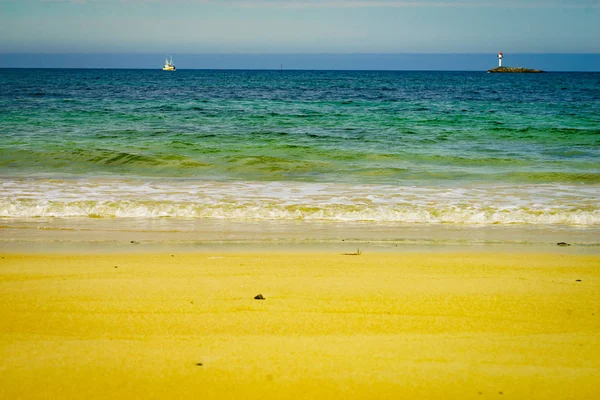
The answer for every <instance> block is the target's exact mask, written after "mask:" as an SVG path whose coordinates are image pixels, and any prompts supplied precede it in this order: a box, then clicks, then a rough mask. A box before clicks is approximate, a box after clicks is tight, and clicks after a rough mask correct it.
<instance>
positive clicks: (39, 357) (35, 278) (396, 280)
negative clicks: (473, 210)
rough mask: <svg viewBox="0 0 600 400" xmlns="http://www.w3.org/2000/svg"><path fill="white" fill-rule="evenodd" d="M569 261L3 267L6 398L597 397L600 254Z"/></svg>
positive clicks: (413, 256)
mask: <svg viewBox="0 0 600 400" xmlns="http://www.w3.org/2000/svg"><path fill="white" fill-rule="evenodd" d="M466 248H467V249H468V247H466ZM564 250H565V254H561V253H556V252H555V253H554V254H531V253H521V254H508V253H503V254H499V253H490V252H477V253H475V252H471V253H466V252H460V253H459V252H436V253H426V252H420V253H408V252H402V253H394V252H382V253H369V252H364V253H363V254H362V255H360V256H350V255H342V254H340V253H339V252H316V251H313V252H302V253H298V252H281V251H279V252H269V251H264V250H261V251H259V252H244V253H242V252H239V251H238V252H231V251H229V252H211V253H209V252H196V253H193V254H192V253H187V254H186V253H172V254H170V253H162V254H152V253H148V252H141V253H123V252H119V253H112V254H111V253H92V254H87V255H85V254H75V253H56V252H55V253H48V254H32V253H29V254H14V253H9V252H4V253H3V254H1V257H2V258H0V360H1V361H0V398H2V399H19V398H23V399H33V398H61V399H71V398H73V399H75V398H77V399H79V398H82V397H85V398H87V399H90V398H92V399H94V398H98V399H100V398H102V399H106V398H161V399H164V398H210V399H259V398H263V399H264V398H286V399H296V398H298V399H300V398H305V399H315V398H322V399H335V398H339V399H347V398H360V399H383V398H406V399H419V398H440V399H484V398H495V399H496V398H509V399H586V398H593V397H594V396H596V395H597V394H598V393H600V256H598V255H581V254H579V255H577V254H569V249H568V248H565V249H564ZM257 294H262V295H263V296H264V297H265V300H255V299H254V296H256V295H257Z"/></svg>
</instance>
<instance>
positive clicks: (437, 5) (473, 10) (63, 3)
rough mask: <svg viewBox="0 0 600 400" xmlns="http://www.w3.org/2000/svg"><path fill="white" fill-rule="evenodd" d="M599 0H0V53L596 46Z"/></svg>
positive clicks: (599, 42) (556, 49)
mask: <svg viewBox="0 0 600 400" xmlns="http://www.w3.org/2000/svg"><path fill="white" fill-rule="evenodd" d="M598 21H600V0H408V1H403V0H375V1H368V0H345V1H343V0H323V1H319V0H220V1H217V0H0V53H3V54H7V53H86V54H93V53H108V54H132V53H138V54H143V53H146V54H230V53H236V54H239V53H243V54H263V53H268V54H277V53H285V54H306V53H312V54H320V53H327V54H348V53H377V54H382V53H384V54H385V53H389V54H393V53H413V54H414V53H433V54H439V53H451V54H455V53H468V54H473V53H485V54H495V53H497V52H498V51H503V52H505V53H512V54H515V53H541V54H544V53H571V54H572V53H595V54H598V53H600V23H599V22H598Z"/></svg>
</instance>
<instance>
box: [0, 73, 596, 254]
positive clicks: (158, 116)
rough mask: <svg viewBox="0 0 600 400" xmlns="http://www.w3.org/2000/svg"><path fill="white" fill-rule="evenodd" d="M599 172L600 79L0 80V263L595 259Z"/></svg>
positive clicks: (113, 76)
mask: <svg viewBox="0 0 600 400" xmlns="http://www.w3.org/2000/svg"><path fill="white" fill-rule="evenodd" d="M599 161H600V73H544V74H486V73H485V72H410V71H399V72H380V71H377V72H374V71H373V72H369V71H286V70H284V71H278V70H271V71H240V70H178V71H175V72H164V71H161V70H94V69H85V70H77V69H2V70H0V225H1V229H0V235H1V236H0V247H1V248H8V247H10V246H13V245H15V244H17V243H24V242H28V243H30V242H32V241H33V242H36V241H41V242H44V243H47V242H53V241H70V242H73V241H77V240H87V241H106V242H111V241H113V242H123V243H131V242H135V243H141V244H144V243H146V244H156V243H157V242H178V243H188V244H199V243H208V242H228V241H229V242H236V241H237V242H286V243H297V242H311V243H322V242H341V241H344V242H346V241H347V242H348V243H353V244H355V243H379V244H380V245H382V246H397V245H398V244H404V243H415V242H424V243H449V242H453V243H499V242H502V243H513V244H514V243H538V244H539V243H541V244H545V243H552V244H553V245H556V243H553V242H554V241H557V240H560V239H562V238H566V239H568V241H573V242H574V243H573V244H574V245H580V246H587V247H591V248H595V249H597V248H598V247H600V243H599V240H598V238H599V237H600V235H599V233H600V162H599ZM86 235H87V236H86ZM129 238H134V239H135V240H128V239H129Z"/></svg>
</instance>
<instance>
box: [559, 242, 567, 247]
mask: <svg viewBox="0 0 600 400" xmlns="http://www.w3.org/2000/svg"><path fill="white" fill-rule="evenodd" d="M556 245H557V246H563V247H566V246H570V244H569V243H566V242H558V243H556Z"/></svg>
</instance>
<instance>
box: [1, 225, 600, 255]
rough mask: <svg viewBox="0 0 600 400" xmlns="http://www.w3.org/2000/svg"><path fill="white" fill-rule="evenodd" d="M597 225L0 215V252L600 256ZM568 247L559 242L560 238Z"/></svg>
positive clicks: (599, 234) (598, 228) (599, 228)
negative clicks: (17, 217)
mask: <svg viewBox="0 0 600 400" xmlns="http://www.w3.org/2000/svg"><path fill="white" fill-rule="evenodd" d="M598 237H600V227H595V226H594V227H590V226H587V227H577V226H560V225H556V226H535V225H504V226H499V225H482V226H478V225H466V226H465V225H450V224H382V223H371V222H362V223H360V222H318V221H317V222H315V221H243V220H242V221H230V220H142V219H137V220H136V219H132V220H114V219H112V220H111V219H29V220H9V219H4V220H1V221H0V252H14V251H18V252H24V253H28V252H31V253H43V252H100V253H111V252H119V253H127V252H131V253H144V252H156V251H163V252H169V251H176V252H194V251H202V252H206V251H213V250H215V251H223V250H225V251H229V252H232V251H233V252H235V251H261V250H265V251H279V252H281V251H283V252H285V251H294V250H299V251H303V252H306V251H309V252H310V251H325V252H328V251H339V252H348V251H355V250H356V248H357V247H360V248H361V249H362V250H364V251H370V252H397V251H402V252H406V251H447V250H457V251H461V250H466V251H507V252H529V253H531V252H538V253H546V252H548V253H560V254H563V253H568V254H577V253H579V254H600V242H599V241H598ZM562 242H564V243H567V244H569V246H565V247H561V246H557V243H562Z"/></svg>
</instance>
